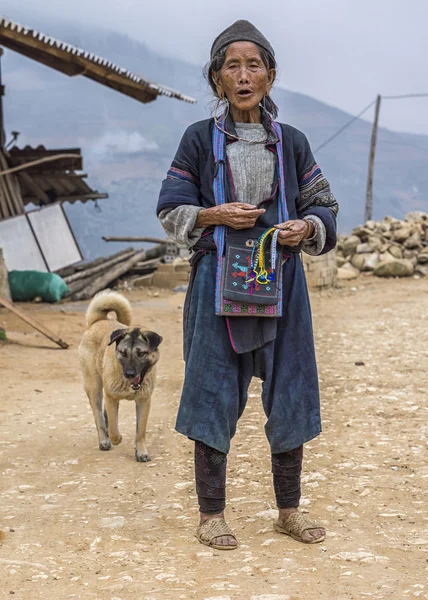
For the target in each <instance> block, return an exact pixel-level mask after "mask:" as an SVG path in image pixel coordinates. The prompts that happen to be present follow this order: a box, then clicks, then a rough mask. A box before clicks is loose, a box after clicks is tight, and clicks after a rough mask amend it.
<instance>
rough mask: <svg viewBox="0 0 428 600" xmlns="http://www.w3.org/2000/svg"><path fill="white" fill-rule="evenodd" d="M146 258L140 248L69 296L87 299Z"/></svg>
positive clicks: (75, 298)
mask: <svg viewBox="0 0 428 600" xmlns="http://www.w3.org/2000/svg"><path fill="white" fill-rule="evenodd" d="M145 258H146V252H145V250H141V252H137V253H136V254H134V256H132V258H128V260H125V261H124V262H121V263H119V264H118V265H116V266H115V267H113V269H109V270H108V271H107V273H104V274H102V275H100V276H99V277H95V278H94V279H91V281H90V283H89V284H88V285H87V286H86V287H84V288H83V289H82V290H80V291H79V292H76V293H75V294H73V295H72V296H70V298H71V299H72V300H87V299H88V298H92V296H94V295H95V294H96V293H97V292H100V291H101V290H104V289H106V287H107V286H108V285H109V283H111V282H112V281H114V280H115V279H118V278H119V277H120V276H121V275H124V274H125V273H127V272H128V271H129V269H131V268H132V267H133V266H134V265H136V264H137V263H138V262H141V261H142V260H144V259H145Z"/></svg>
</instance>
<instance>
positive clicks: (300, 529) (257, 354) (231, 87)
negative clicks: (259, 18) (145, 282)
mask: <svg viewBox="0 0 428 600" xmlns="http://www.w3.org/2000/svg"><path fill="white" fill-rule="evenodd" d="M275 74H276V62H275V54H274V50H273V48H272V46H271V44H270V43H269V42H268V40H267V39H266V38H265V37H264V36H263V35H262V33H261V32H260V31H259V30H258V29H256V28H255V27H254V26H253V25H252V24H251V23H249V22H248V21H237V22H236V23H234V24H233V25H231V26H230V27H229V28H228V29H226V30H225V31H224V32H223V33H221V34H220V35H219V36H218V37H217V38H216V40H215V41H214V43H213V46H212V48H211V60H210V63H209V65H208V67H207V76H208V81H209V84H210V86H211V88H212V90H213V92H214V94H215V96H216V98H217V107H216V110H215V114H214V117H213V118H211V119H207V120H204V121H201V122H198V123H195V124H193V125H191V126H190V127H189V128H188V129H187V130H186V132H185V133H184V136H183V138H182V140H181V143H180V146H179V148H178V150H177V153H176V156H175V158H174V160H173V162H172V166H171V168H170V170H169V172H168V175H167V178H166V179H165V181H164V182H163V184H162V189H161V192H160V198H159V204H158V209H157V213H158V216H159V219H160V221H161V223H162V225H163V227H164V229H165V230H166V232H167V233H168V234H169V236H170V237H171V238H172V239H174V240H176V241H177V242H179V243H182V244H185V245H186V246H187V247H188V248H189V249H190V250H191V251H192V259H191V263H192V266H193V268H192V276H191V282H190V284H189V289H188V293H187V298H186V305H185V309H184V358H185V363H186V368H185V381H184V386H183V391H182V397H181V402H180V408H179V411H178V417H177V423H176V429H177V431H179V432H180V433H182V434H184V435H186V436H187V437H188V438H190V439H191V440H193V441H194V442H195V478H196V490H197V494H198V501H199V509H200V524H199V527H198V529H197V537H198V539H199V541H200V542H201V543H203V544H206V545H208V546H211V547H214V548H218V549H222V550H229V549H233V548H236V546H237V540H236V537H235V535H234V534H233V532H232V530H231V529H230V528H229V526H228V525H227V523H226V522H225V520H224V510H225V506H226V503H225V498H226V460H227V454H228V452H229V449H230V441H231V439H232V437H233V436H234V434H235V431H236V426H237V422H238V419H239V418H240V416H241V415H242V413H243V411H244V408H245V405H246V402H247V394H248V388H249V385H250V382H251V379H252V377H258V378H260V379H261V380H262V382H263V388H262V389H263V391H262V402H263V408H264V411H265V414H266V417H267V421H266V424H265V431H266V435H267V438H268V441H269V444H270V449H271V459H272V473H273V485H274V491H275V497H276V503H277V506H278V510H279V515H278V520H277V521H276V522H275V524H274V527H275V529H276V530H277V531H278V532H280V533H284V534H287V535H290V536H291V537H293V538H294V539H296V540H298V541H301V542H304V543H309V544H311V543H315V542H321V541H322V540H323V539H324V538H325V531H324V529H323V528H321V527H319V526H317V525H315V524H313V523H311V522H309V521H307V520H306V518H305V517H304V516H303V515H302V514H301V513H300V512H299V511H298V506H299V500H300V477H301V470H302V457H303V444H304V443H305V442H307V441H309V440H311V439H313V438H314V437H316V436H317V435H318V434H319V433H320V431H321V420H320V403H319V389H318V377H317V367H316V359H315V350H314V340H313V332H312V323H311V311H310V304H309V298H308V292H307V287H306V280H305V274H304V270H303V266H302V261H301V257H300V253H301V251H302V250H303V251H305V252H306V253H308V254H311V255H318V254H322V253H325V252H328V251H329V250H331V249H332V248H334V246H335V243H336V214H337V211H338V206H337V202H336V200H335V198H334V196H333V194H332V193H331V191H330V186H329V184H328V182H327V180H326V179H325V177H324V176H323V174H322V173H321V170H320V168H319V166H318V165H317V164H316V162H315V160H314V157H313V155H312V152H311V149H310V146H309V143H308V141H307V139H306V137H305V135H304V134H303V133H301V132H300V131H298V130H297V129H295V128H293V127H291V126H290V125H284V124H279V123H277V122H276V121H275V119H276V117H277V112H278V109H277V107H276V105H275V104H274V102H273V101H272V99H271V97H270V95H269V94H270V91H271V88H272V85H273V83H274V80H275Z"/></svg>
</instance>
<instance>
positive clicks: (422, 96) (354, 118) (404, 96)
mask: <svg viewBox="0 0 428 600" xmlns="http://www.w3.org/2000/svg"><path fill="white" fill-rule="evenodd" d="M405 98H428V94H419V93H416V94H402V95H399V96H382V100H403V99H405ZM375 103H376V99H375V100H373V101H372V102H370V104H369V105H368V106H366V107H365V108H364V109H363V110H362V111H361V112H360V113H358V115H356V116H355V117H352V119H350V120H349V121H348V122H347V123H345V125H343V126H342V127H340V129H338V130H337V131H336V133H333V135H332V136H331V137H329V138H328V139H327V140H325V142H323V143H322V144H321V146H318V148H316V149H315V150H314V153H316V152H319V151H320V150H321V149H322V148H324V147H325V146H327V145H328V144H329V143H330V142H332V141H333V140H334V139H335V138H337V136H338V135H340V134H341V133H342V131H344V130H345V129H347V128H348V127H349V126H350V125H352V123H354V122H355V121H356V120H357V119H359V118H360V117H361V116H362V115H363V114H364V113H365V112H366V111H368V110H369V108H371V107H372V106H373V104H375ZM391 133H392V132H391ZM397 135H399V134H397ZM407 145H408V146H411V145H412V144H408V143H407ZM413 147H414V148H416V146H413ZM419 150H422V148H419Z"/></svg>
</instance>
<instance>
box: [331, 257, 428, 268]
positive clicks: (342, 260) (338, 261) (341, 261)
mask: <svg viewBox="0 0 428 600" xmlns="http://www.w3.org/2000/svg"><path fill="white" fill-rule="evenodd" d="M427 262H428V256H427ZM345 263H346V258H344V257H343V256H336V266H337V268H338V269H339V268H340V267H343V265H344V264H345Z"/></svg>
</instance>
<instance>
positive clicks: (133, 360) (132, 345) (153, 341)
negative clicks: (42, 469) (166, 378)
mask: <svg viewBox="0 0 428 600" xmlns="http://www.w3.org/2000/svg"><path fill="white" fill-rule="evenodd" d="M161 342H162V338H161V336H160V335H158V334H157V333H155V332H154V331H145V330H143V329H140V328H139V327H135V328H133V329H132V328H131V329H116V331H113V332H112V334H111V336H110V342H109V346H111V344H114V343H115V344H116V349H115V352H116V358H117V360H118V361H119V363H120V366H121V367H122V373H123V376H124V378H125V379H127V380H128V381H129V382H130V384H131V387H132V389H134V390H139V389H140V387H141V384H142V382H143V379H144V377H145V376H146V375H147V374H148V373H149V372H150V370H151V369H152V368H153V367H154V366H155V364H156V363H157V362H158V360H159V350H158V348H159V344H160V343H161Z"/></svg>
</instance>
